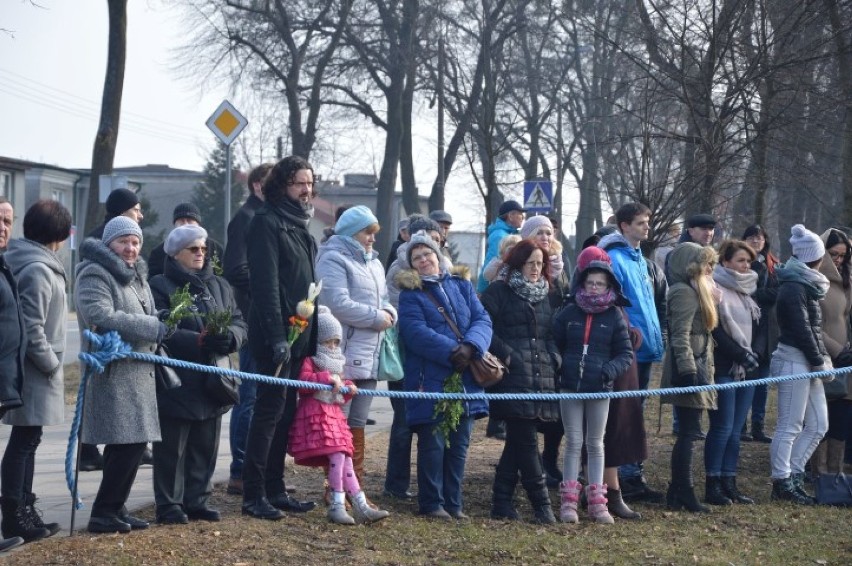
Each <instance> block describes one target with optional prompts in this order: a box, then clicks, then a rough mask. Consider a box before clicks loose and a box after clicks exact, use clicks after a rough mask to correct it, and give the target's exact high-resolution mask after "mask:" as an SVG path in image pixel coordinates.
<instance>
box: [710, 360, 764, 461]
mask: <svg viewBox="0 0 852 566" xmlns="http://www.w3.org/2000/svg"><path fill="white" fill-rule="evenodd" d="M733 381H734V379H733V378H732V377H731V376H729V375H726V376H723V377H717V378H716V384H717V385H722V384H724V383H733ZM753 396H754V388H753V387H741V388H739V389H720V390H719V391H717V401H716V403H717V406H718V409H716V410H715V411H708V412H709V413H710V428H709V430H708V431H707V440H706V441H705V443H704V471H705V472H706V473H707V475H708V476H711V477H717V476H735V475H737V466H738V463H739V459H740V431H742V428H743V424H744V423H745V421H746V417H747V416H748V410H749V408H750V407H751V401H752V397H753Z"/></svg>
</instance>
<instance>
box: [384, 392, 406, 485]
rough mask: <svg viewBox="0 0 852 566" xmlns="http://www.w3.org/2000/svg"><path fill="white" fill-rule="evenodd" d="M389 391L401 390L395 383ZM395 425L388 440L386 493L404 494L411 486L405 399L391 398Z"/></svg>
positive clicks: (392, 426) (392, 424) (393, 424)
mask: <svg viewBox="0 0 852 566" xmlns="http://www.w3.org/2000/svg"><path fill="white" fill-rule="evenodd" d="M388 389H391V390H397V391H398V390H400V389H401V387H399V386H397V385H396V383H395V382H389V383H388ZM390 402H391V407H393V423H391V430H390V439H389V440H388V468H387V471H386V472H385V491H389V492H391V493H396V494H402V493H405V492H406V491H408V488H409V487H410V486H411V428H409V426H408V423H406V422H405V399H397V398H393V397H392V398H391V400H390Z"/></svg>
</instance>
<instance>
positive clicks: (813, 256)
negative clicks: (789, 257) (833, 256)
mask: <svg viewBox="0 0 852 566" xmlns="http://www.w3.org/2000/svg"><path fill="white" fill-rule="evenodd" d="M790 233H791V234H792V236H791V237H790V245H791V246H793V255H794V256H796V259H798V260H799V261H801V262H802V263H810V262H812V261H816V260H818V259H820V258H822V257H823V256H824V255H825V244H823V243H822V238H820V237H819V236H817V235H816V234H814V233H813V232H811V231H810V230H808V229H807V228H805V227H804V226H803V225H802V224H796V225H795V226H793V227H792V228H790Z"/></svg>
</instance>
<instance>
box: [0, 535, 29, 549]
mask: <svg viewBox="0 0 852 566" xmlns="http://www.w3.org/2000/svg"><path fill="white" fill-rule="evenodd" d="M22 544H24V539H22V538H21V537H12V538H4V539H0V552H6V551H7V550H12V549H13V548H17V547H19V546H21V545H22Z"/></svg>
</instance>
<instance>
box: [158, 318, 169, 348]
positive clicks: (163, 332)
mask: <svg viewBox="0 0 852 566" xmlns="http://www.w3.org/2000/svg"><path fill="white" fill-rule="evenodd" d="M168 335H169V327H168V326H166V323H165V322H161V323H160V326H158V327H157V344H162V343H163V340H165V339H166V338H167V337H168Z"/></svg>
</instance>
